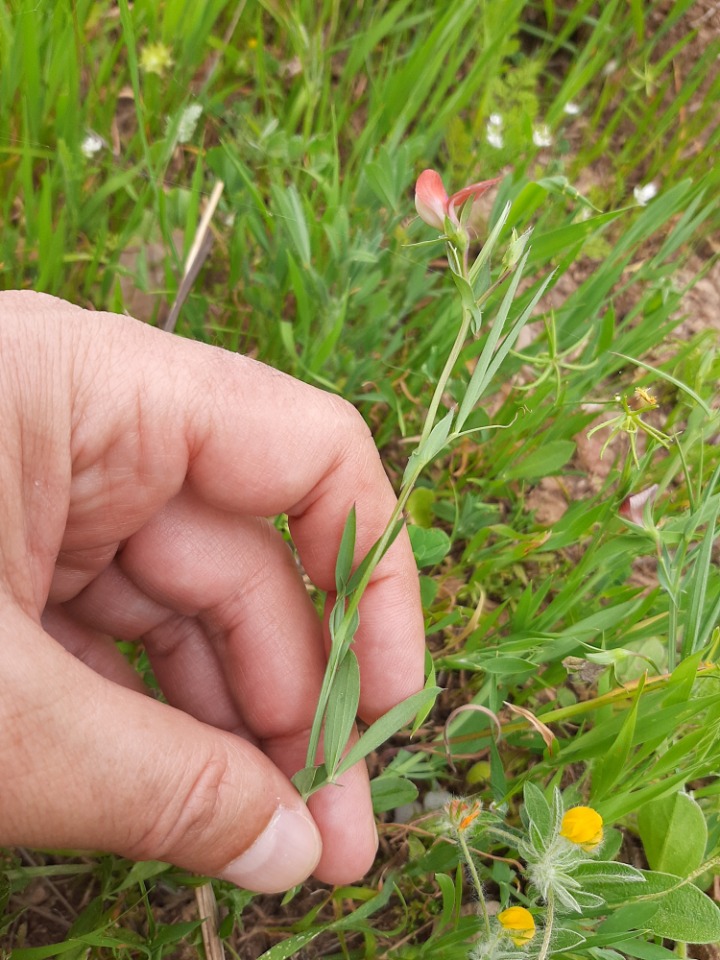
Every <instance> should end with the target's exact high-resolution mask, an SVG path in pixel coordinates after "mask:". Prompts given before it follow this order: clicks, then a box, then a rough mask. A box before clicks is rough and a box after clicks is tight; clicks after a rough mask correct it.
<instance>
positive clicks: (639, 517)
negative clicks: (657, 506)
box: [618, 483, 658, 527]
mask: <svg viewBox="0 0 720 960" xmlns="http://www.w3.org/2000/svg"><path fill="white" fill-rule="evenodd" d="M657 492H658V485H657V484H656V483H654V484H653V485H652V486H651V487H646V488H645V489H644V490H640V491H639V492H638V493H633V494H631V495H630V496H629V497H625V499H624V500H623V502H622V503H621V504H620V507H619V509H618V513H619V514H620V516H621V517H624V518H625V520H629V521H630V523H636V524H637V525H638V526H639V527H643V526H645V524H644V522H643V512H644V510H645V504H646V503H647V502H648V500H653V499H654V497H655V494H656V493H657Z"/></svg>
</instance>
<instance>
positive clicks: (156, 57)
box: [140, 43, 173, 77]
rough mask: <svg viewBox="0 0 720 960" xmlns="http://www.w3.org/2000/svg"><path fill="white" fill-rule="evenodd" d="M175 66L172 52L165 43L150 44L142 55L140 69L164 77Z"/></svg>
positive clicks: (144, 48)
mask: <svg viewBox="0 0 720 960" xmlns="http://www.w3.org/2000/svg"><path fill="white" fill-rule="evenodd" d="M172 65H173V58H172V52H171V50H170V48H169V47H166V46H165V44H164V43H148V45H147V46H146V47H143V50H142V53H141V54H140V69H141V70H144V71H145V73H156V74H157V75H158V77H162V76H163V75H164V74H165V71H166V70H169V69H170V67H171V66H172Z"/></svg>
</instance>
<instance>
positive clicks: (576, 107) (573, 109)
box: [563, 100, 581, 117]
mask: <svg viewBox="0 0 720 960" xmlns="http://www.w3.org/2000/svg"><path fill="white" fill-rule="evenodd" d="M563 109H564V110H565V113H567V114H568V116H570V117H576V116H577V115H578V114H579V113H580V112H581V111H580V104H579V103H575V102H574V101H573V100H568V102H567V103H566V104H565V106H564V108H563Z"/></svg>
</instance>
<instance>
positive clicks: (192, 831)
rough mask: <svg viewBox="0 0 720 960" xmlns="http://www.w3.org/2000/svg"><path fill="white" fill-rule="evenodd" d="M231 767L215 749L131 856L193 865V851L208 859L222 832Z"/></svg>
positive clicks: (151, 826)
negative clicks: (224, 795)
mask: <svg viewBox="0 0 720 960" xmlns="http://www.w3.org/2000/svg"><path fill="white" fill-rule="evenodd" d="M229 766H230V763H229V758H228V756H227V754H226V753H225V752H224V751H222V750H217V749H214V750H213V752H212V753H211V754H210V755H209V756H207V757H206V758H204V759H203V760H202V761H201V762H200V765H199V767H196V768H195V769H194V770H193V771H192V772H191V773H189V774H186V776H185V779H184V780H183V781H182V782H181V783H180V785H179V786H178V788H177V789H176V790H175V793H174V796H173V798H172V801H171V802H170V803H168V804H167V805H166V806H165V807H164V809H159V810H158V815H157V816H156V817H155V818H153V820H152V822H151V823H150V824H149V826H148V827H147V829H146V830H145V831H144V833H143V835H142V836H141V837H140V838H139V840H138V841H137V842H136V843H135V844H133V846H132V849H131V851H130V856H131V857H132V858H133V859H137V860H141V859H147V858H152V859H155V860H170V861H172V862H177V863H188V864H189V865H191V864H190V860H191V859H192V858H193V851H196V850H202V851H203V854H204V856H205V857H206V856H207V854H208V853H209V851H210V849H211V848H212V847H213V846H214V840H215V839H216V838H217V836H218V833H219V831H220V830H221V829H222V824H221V816H220V812H221V806H222V797H223V793H224V785H225V784H226V783H227V781H228V778H229ZM157 808H158V805H157V804H156V803H154V804H148V809H157Z"/></svg>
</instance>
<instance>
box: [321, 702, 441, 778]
mask: <svg viewBox="0 0 720 960" xmlns="http://www.w3.org/2000/svg"><path fill="white" fill-rule="evenodd" d="M439 693H440V687H428V688H427V689H423V690H419V691H418V692H417V693H413V694H412V696H410V697H407V698H406V699H405V700H403V701H402V702H401V703H398V704H397V706H395V707H393V708H392V710H388V712H387V713H386V714H385V715H384V716H382V717H380V719H379V720H376V721H375V723H373V724H371V725H370V726H369V727H368V728H367V730H366V731H365V733H364V734H363V735H362V736H361V737H360V739H359V740H358V742H357V743H356V744H355V745H354V746H353V747H351V748H350V750H349V751H348V752H347V755H346V756H345V757H344V759H343V760H342V761H341V763H340V765H339V766H338V768H337V770H336V771H335V775H336V776H338V777H339V776H340V775H341V774H343V773H345V771H346V770H349V769H350V767H352V766H354V764H356V763H357V762H358V761H359V760H362V759H363V758H364V757H366V756H367V755H368V754H369V753H371V752H372V751H373V750H377V748H378V747H379V746H380V745H381V744H383V743H385V741H386V740H387V739H388V738H389V737H391V736H392V735H393V734H394V733H397V732H398V730H400V729H401V728H402V727H404V726H405V724H406V723H409V722H410V721H411V720H412V718H413V717H414V716H415V714H416V713H417V712H418V710H422V709H423V707H425V706H426V704H427V702H428V701H429V700H430V701H432V700H434V699H435V697H436V696H437V695H438V694H439Z"/></svg>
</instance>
